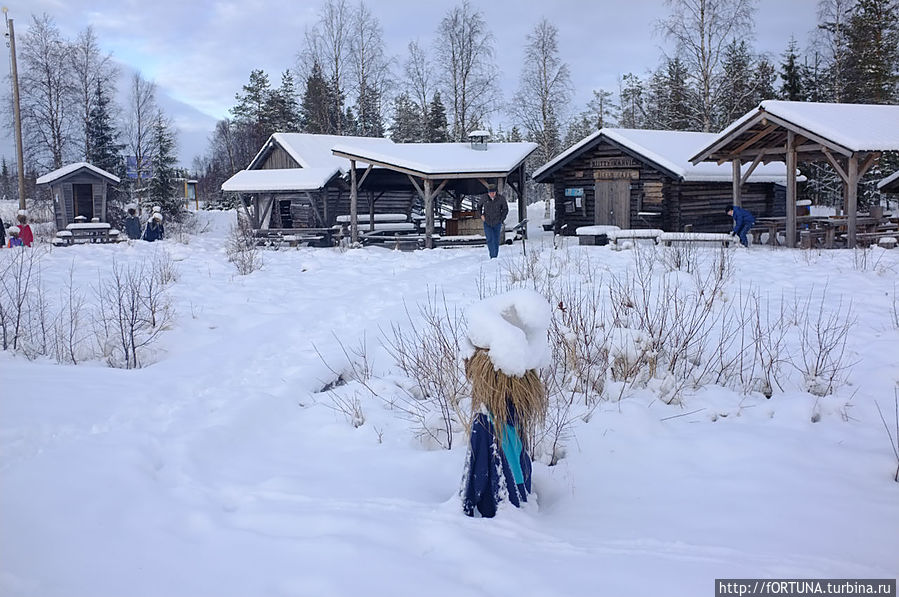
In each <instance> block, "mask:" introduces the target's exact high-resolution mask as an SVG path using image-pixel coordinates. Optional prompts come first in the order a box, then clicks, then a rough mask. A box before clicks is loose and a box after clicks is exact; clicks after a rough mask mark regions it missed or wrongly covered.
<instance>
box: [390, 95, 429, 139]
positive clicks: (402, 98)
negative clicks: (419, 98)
mask: <svg viewBox="0 0 899 597" xmlns="http://www.w3.org/2000/svg"><path fill="white" fill-rule="evenodd" d="M423 137H424V131H423V130H422V117H421V109H420V108H419V107H418V104H417V103H416V102H414V101H412V99H411V98H410V97H409V94H408V93H405V92H403V93H401V94H400V95H398V96H396V98H394V100H393V126H391V127H390V138H391V139H392V140H393V141H394V142H396V143H416V142H420V141H422V140H423Z"/></svg>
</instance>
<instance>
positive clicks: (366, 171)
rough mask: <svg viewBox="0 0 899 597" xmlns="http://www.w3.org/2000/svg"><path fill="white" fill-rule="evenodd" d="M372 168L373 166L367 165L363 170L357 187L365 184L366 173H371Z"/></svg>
mask: <svg viewBox="0 0 899 597" xmlns="http://www.w3.org/2000/svg"><path fill="white" fill-rule="evenodd" d="M373 167H374V164H369V165H368V168H366V169H365V172H363V173H362V178H360V179H359V186H360V187H361V186H362V184H363V183H364V182H365V179H366V178H367V177H368V173H369V172H371V169H372V168H373Z"/></svg>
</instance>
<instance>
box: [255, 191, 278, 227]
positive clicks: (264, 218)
mask: <svg viewBox="0 0 899 597" xmlns="http://www.w3.org/2000/svg"><path fill="white" fill-rule="evenodd" d="M263 204H264V205H265V207H264V208H262V214H261V216H260V218H259V228H260V229H262V230H267V229H269V228H271V220H270V218H271V215H272V206H274V205H275V196H274V195H273V194H271V193H269V194H268V197H267V201H263Z"/></svg>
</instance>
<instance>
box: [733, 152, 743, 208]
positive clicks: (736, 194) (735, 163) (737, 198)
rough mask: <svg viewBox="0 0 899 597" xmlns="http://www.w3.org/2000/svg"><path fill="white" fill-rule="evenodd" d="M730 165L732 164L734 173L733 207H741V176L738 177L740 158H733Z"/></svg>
mask: <svg viewBox="0 0 899 597" xmlns="http://www.w3.org/2000/svg"><path fill="white" fill-rule="evenodd" d="M731 164H733V171H734V199H733V201H734V205H737V206H741V205H743V198H742V196H741V192H740V188H741V186H742V182H743V180H742V176H741V175H740V158H739V157H737V158H734V159H733V160H731Z"/></svg>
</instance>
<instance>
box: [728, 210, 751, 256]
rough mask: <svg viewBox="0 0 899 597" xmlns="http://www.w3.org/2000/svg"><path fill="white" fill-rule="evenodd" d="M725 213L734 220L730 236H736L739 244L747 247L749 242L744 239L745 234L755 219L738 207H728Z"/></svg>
mask: <svg viewBox="0 0 899 597" xmlns="http://www.w3.org/2000/svg"><path fill="white" fill-rule="evenodd" d="M725 211H727V215H729V216H731V217H732V218H733V219H734V230H733V232H731V234H733V235H736V236H738V237H739V238H740V244H742V245H743V246H744V247H748V246H749V241H748V240H747V238H746V233H747V232H749V229H750V228H752V225H753V224H755V217H753V215H752V214H751V213H749V212H748V211H746V210H745V209H743V208H742V207H740V206H739V205H730V206H728V207H727V209H726V210H725Z"/></svg>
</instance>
